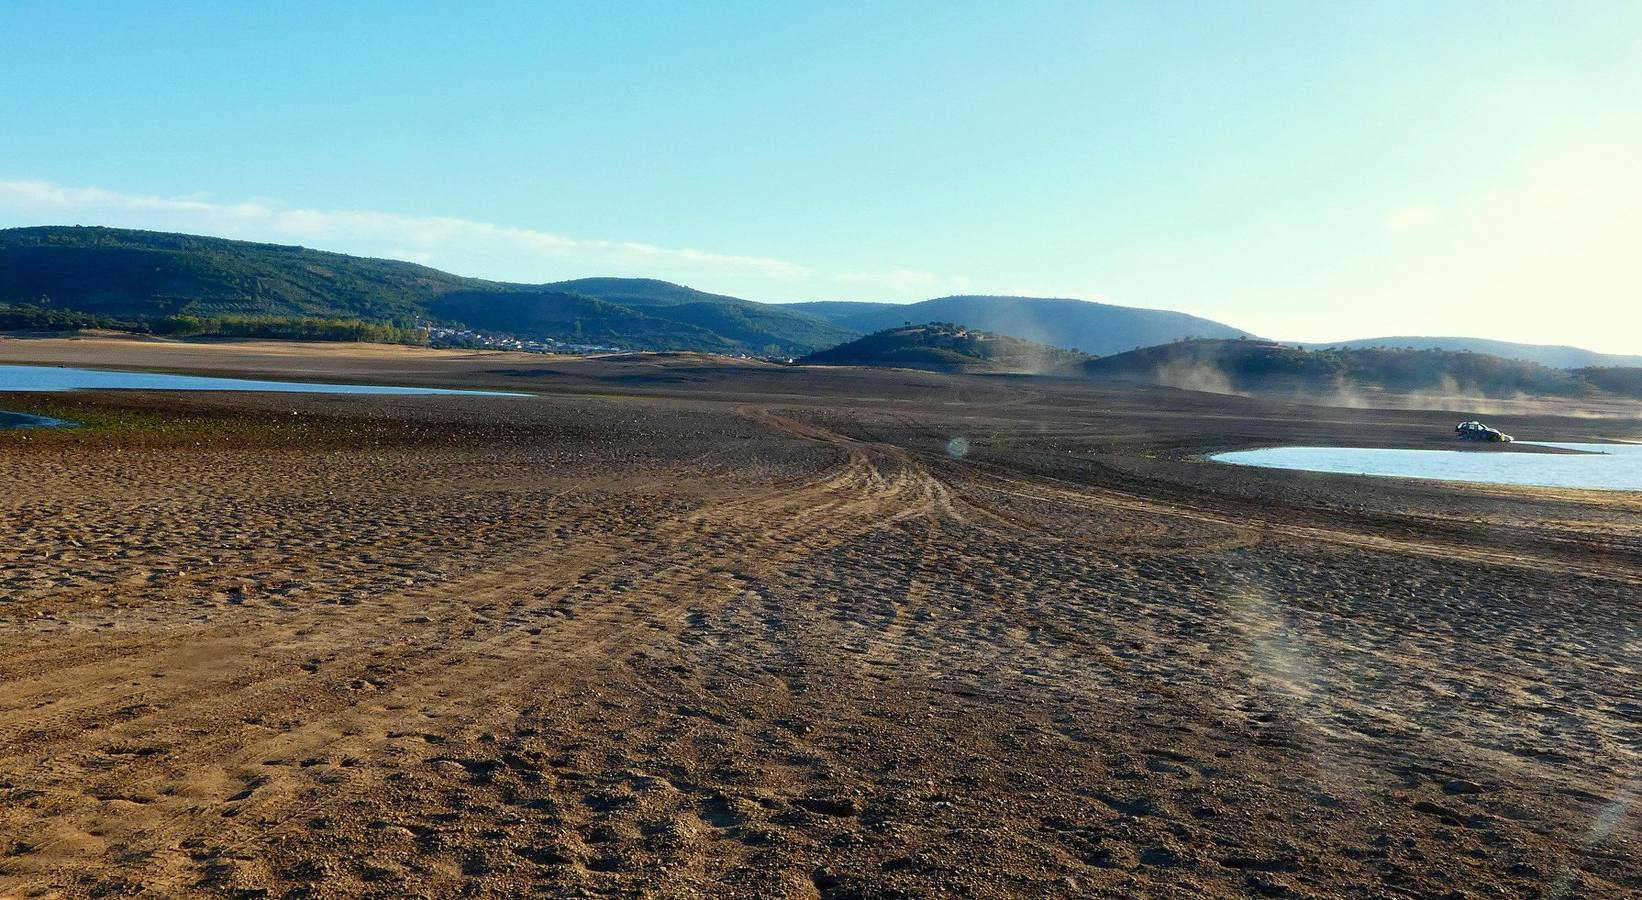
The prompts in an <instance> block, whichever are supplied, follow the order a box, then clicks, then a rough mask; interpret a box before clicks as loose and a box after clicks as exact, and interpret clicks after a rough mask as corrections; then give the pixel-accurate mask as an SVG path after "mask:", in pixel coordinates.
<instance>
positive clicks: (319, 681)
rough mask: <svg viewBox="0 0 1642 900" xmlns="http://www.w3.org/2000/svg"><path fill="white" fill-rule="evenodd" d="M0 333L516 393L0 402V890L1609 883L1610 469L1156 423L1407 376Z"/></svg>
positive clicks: (73, 346)
mask: <svg viewBox="0 0 1642 900" xmlns="http://www.w3.org/2000/svg"><path fill="white" fill-rule="evenodd" d="M20 346H21V347H23V349H22V350H19V349H18V348H19V347H20ZM156 348H157V349H156ZM25 351H26V352H25ZM92 357H96V359H97V361H96V362H93V361H92ZM0 360H4V361H19V362H20V361H25V360H26V361H35V362H61V363H64V364H87V363H91V364H103V365H107V364H111V363H117V364H122V365H129V366H132V367H152V368H173V369H184V370H189V371H195V372H201V373H209V374H230V375H243V376H249V377H257V376H262V377H287V378H289V377H293V374H299V375H302V376H304V377H314V378H323V379H324V380H332V381H350V380H359V379H364V380H373V381H378V382H402V383H407V384H439V385H448V386H451V387H502V388H509V387H510V388H512V389H515V390H519V389H523V390H530V391H537V392H540V393H541V394H542V396H541V397H540V398H538V399H534V400H530V401H522V402H520V401H508V400H495V399H486V398H449V397H346V396H335V397H319V396H305V395H287V396H277V397H275V396H257V395H230V394H212V395H183V396H179V395H170V396H164V395H159V394H114V393H102V394H89V393H88V394H74V395H51V396H49V397H46V396H40V397H32V398H23V397H18V396H13V397H4V398H0V406H3V407H5V408H14V409H30V410H33V411H39V412H46V413H48V414H52V415H58V414H63V415H67V414H69V413H73V415H72V416H70V417H77V418H81V419H83V420H85V421H88V422H90V423H92V424H93V427H90V428H87V429H80V430H76V431H72V432H52V433H43V432H42V433H36V434H34V435H31V436H30V437H29V439H27V440H23V439H21V438H22V436H21V434H19V433H10V434H0V484H4V485H5V486H6V487H5V489H4V490H3V491H0V515H3V516H4V521H5V529H6V536H7V540H6V542H5V544H4V546H3V547H0V895H4V896H11V895H28V894H30V893H42V894H53V893H55V894H59V895H65V896H94V895H109V894H114V895H120V894H123V893H141V892H143V891H147V892H148V893H149V894H151V895H158V896H168V895H189V894H202V895H213V894H237V895H239V896H264V895H266V896H297V897H300V896H337V895H354V894H378V895H382V896H400V895H405V894H428V895H436V896H444V895H454V894H460V893H464V892H478V893H489V894H494V895H520V894H532V893H534V894H539V895H548V896H553V895H562V894H568V893H573V892H576V891H586V892H590V893H595V894H617V895H635V896H649V895H659V896H681V895H686V894H688V893H689V892H691V891H696V892H700V893H711V894H715V895H723V894H727V893H729V892H730V891H731V890H735V891H739V892H740V893H742V894H744V895H749V896H765V895H784V896H817V895H820V896H838V897H845V896H949V895H955V894H958V895H972V896H1054V895H1060V896H1087V895H1102V894H1104V895H1109V896H1133V895H1136V894H1145V893H1151V894H1161V895H1169V894H1171V893H1172V894H1176V895H1192V896H1196V895H1209V896H1246V895H1248V894H1250V893H1258V894H1264V895H1273V896H1285V895H1286V896H1362V895H1365V894H1370V895H1371V894H1382V895H1389V896H1398V895H1408V896H1432V895H1436V896H1441V895H1444V894H1447V893H1449V892H1454V891H1458V892H1470V893H1489V892H1494V893H1503V894H1507V895H1512V896H1517V895H1530V896H1531V895H1534V894H1536V893H1538V894H1542V895H1547V896H1556V895H1558V892H1569V893H1564V894H1563V895H1578V896H1593V897H1620V896H1627V895H1634V894H1635V893H1636V892H1637V891H1639V890H1642V871H1639V864H1638V862H1637V859H1638V857H1639V855H1642V854H1639V853H1638V840H1637V829H1638V823H1639V818H1638V809H1637V806H1636V797H1637V792H1638V784H1637V777H1638V773H1639V764H1638V763H1639V760H1638V753H1639V752H1642V747H1639V746H1638V735H1639V732H1638V729H1639V728H1642V687H1639V685H1642V672H1639V671H1638V667H1637V659H1638V656H1637V652H1636V651H1637V648H1638V639H1639V633H1638V629H1639V623H1642V611H1639V610H1638V599H1637V598H1638V596H1639V594H1638V583H1639V582H1642V498H1639V497H1637V496H1635V495H1600V494H1590V493H1583V492H1574V491H1524V490H1510V489H1502V488H1489V487H1475V488H1456V487H1452V486H1445V485H1425V484H1418V483H1410V482H1400V481H1379V482H1375V481H1368V480H1364V479H1356V478H1348V477H1338V476H1326V475H1295V474H1292V473H1281V472H1270V471H1261V470H1248V469H1237V468H1234V467H1229V466H1217V465H1212V464H1207V463H1202V462H1197V461H1194V460H1193V459H1192V458H1191V457H1192V455H1193V454H1195V453H1197V452H1200V451H1202V450H1204V449H1209V448H1218V447H1228V446H1247V445H1252V444H1257V443H1261V442H1268V441H1283V442H1304V441H1307V440H1312V439H1316V438H1317V437H1318V436H1320V435H1325V434H1326V435H1328V436H1329V437H1330V438H1331V439H1339V440H1348V439H1354V438H1355V439H1358V440H1361V439H1363V438H1364V437H1368V436H1372V437H1373V438H1375V439H1377V440H1383V441H1387V442H1390V443H1395V444H1400V445H1406V446H1423V445H1426V443H1427V442H1428V441H1434V440H1439V439H1440V438H1433V437H1431V436H1430V435H1432V434H1433V433H1435V434H1438V435H1440V434H1441V430H1442V429H1444V428H1451V427H1452V421H1451V420H1452V418H1453V416H1452V415H1451V414H1450V413H1449V412H1448V411H1443V412H1430V413H1424V412H1418V411H1406V410H1404V411H1396V412H1381V411H1374V410H1360V409H1352V410H1333V411H1319V410H1316V409H1309V408H1301V407H1295V406H1291V405H1288V404H1279V403H1263V402H1260V401H1253V400H1247V399H1244V398H1232V397H1213V396H1210V395H1202V394H1187V393H1183V392H1176V391H1164V390H1147V389H1125V390H1114V389H1105V388H1096V387H1091V386H1088V385H1079V384H1075V383H1068V382H1057V381H1048V380H1033V379H998V378H973V377H972V378H961V377H944V376H932V375H918V374H913V373H876V372H865V371H858V370H846V371H837V372H820V371H811V372H797V371H794V370H790V369H781V368H776V367H768V366H760V365H740V364H727V363H724V362H721V361H712V360H699V359H692V358H688V357H674V358H663V359H659V360H658V359H642V358H641V359H626V360H609V361H598V360H554V359H543V358H541V357H519V356H510V355H494V354H439V353H432V352H429V351H416V350H409V349H402V348H385V349H370V350H365V351H356V350H351V349H349V348H334V347H332V348H323V349H321V350H315V351H308V350H304V349H302V348H292V347H290V346H288V345H224V346H219V347H213V348H208V349H206V350H199V349H193V348H190V349H188V350H187V351H186V352H185V354H175V353H173V348H169V347H167V346H166V345H163V344H152V343H144V344H137V343H135V342H133V344H129V345H128V344H115V343H113V342H48V341H42V342H3V343H0ZM31 404H32V405H31ZM1524 423H1525V424H1526V425H1527V426H1528V427H1526V428H1525V427H1524ZM1636 426H1637V423H1636V422H1635V421H1634V420H1633V421H1631V422H1629V423H1628V424H1616V423H1612V422H1604V421H1602V420H1592V419H1581V420H1573V419H1557V418H1554V417H1551V416H1539V417H1536V418H1532V419H1524V420H1523V422H1521V423H1512V430H1514V431H1516V432H1518V433H1524V432H1530V431H1533V432H1541V433H1543V432H1555V434H1554V436H1555V437H1559V438H1563V439H1568V440H1579V439H1588V438H1591V437H1603V436H1609V434H1611V429H1613V428H1623V427H1629V428H1630V429H1631V431H1632V433H1635V432H1636V431H1638V430H1642V429H1638V428H1637V427H1636ZM1605 431H1606V432H1607V433H1604V432H1605ZM959 435H962V436H964V437H966V438H968V439H969V441H970V443H971V446H972V448H973V449H972V451H971V453H970V454H969V455H968V456H967V457H965V458H964V459H962V460H952V459H950V458H949V457H948V456H947V455H946V454H945V453H944V452H943V448H944V447H945V445H946V442H947V441H948V440H949V439H950V438H952V437H954V436H959ZM262 892H266V893H265V894H264V893H262Z"/></svg>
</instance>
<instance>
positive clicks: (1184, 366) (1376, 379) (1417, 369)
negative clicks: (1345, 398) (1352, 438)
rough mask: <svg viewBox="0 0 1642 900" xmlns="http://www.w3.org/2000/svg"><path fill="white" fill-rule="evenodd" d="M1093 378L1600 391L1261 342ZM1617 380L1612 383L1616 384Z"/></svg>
mask: <svg viewBox="0 0 1642 900" xmlns="http://www.w3.org/2000/svg"><path fill="white" fill-rule="evenodd" d="M1082 369H1083V371H1084V373H1086V374H1088V375H1090V376H1093V377H1097V378H1111V379H1120V380H1130V381H1144V382H1149V383H1154V384H1165V385H1170V386H1173V387H1181V388H1187V389H1191V390H1207V391H1216V392H1220V393H1232V392H1237V393H1245V392H1276V393H1292V394H1300V395H1325V394H1335V393H1341V392H1350V391H1358V390H1383V391H1392V392H1397V393H1441V394H1455V395H1467V396H1480V397H1512V396H1518V395H1532V396H1540V397H1578V396H1587V395H1591V394H1595V393H1598V392H1600V391H1602V390H1603V388H1602V387H1601V386H1600V385H1599V384H1598V383H1596V382H1595V381H1593V380H1592V379H1588V378H1586V377H1584V376H1583V375H1581V374H1579V373H1575V372H1569V371H1566V370H1563V369H1553V368H1550V367H1548V366H1542V365H1539V364H1538V363H1532V362H1525V361H1522V360H1515V359H1504V358H1502V357H1498V356H1489V355H1486V354H1482V353H1470V352H1466V351H1458V350H1392V349H1379V348H1364V349H1338V350H1306V349H1302V348H1298V347H1296V346H1294V345H1284V344H1274V343H1269V342H1266V341H1246V340H1237V341H1224V340H1205V341H1196V340H1194V341H1181V342H1177V343H1172V344H1163V345H1160V346H1155V347H1146V348H1144V349H1141V350H1134V351H1130V352H1128V353H1120V354H1117V355H1115V356H1108V357H1105V358H1102V359H1096V360H1091V361H1089V362H1087V363H1085V364H1084V365H1083V366H1082ZM1619 377H1620V376H1615V380H1616V381H1617V380H1619Z"/></svg>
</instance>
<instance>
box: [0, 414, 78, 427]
mask: <svg viewBox="0 0 1642 900" xmlns="http://www.w3.org/2000/svg"><path fill="white" fill-rule="evenodd" d="M73 427H74V423H73V422H64V421H63V420H62V419H53V418H51V417H49V416H35V415H30V414H29V413H14V412H6V411H5V410H3V409H0V429H5V428H73Z"/></svg>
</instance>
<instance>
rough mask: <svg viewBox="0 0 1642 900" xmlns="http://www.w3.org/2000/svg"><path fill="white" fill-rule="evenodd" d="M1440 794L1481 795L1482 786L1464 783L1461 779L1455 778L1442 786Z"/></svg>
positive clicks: (1469, 782)
mask: <svg viewBox="0 0 1642 900" xmlns="http://www.w3.org/2000/svg"><path fill="white" fill-rule="evenodd" d="M1442 792H1443V793H1445V794H1480V793H1482V785H1480V784H1477V783H1476V782H1475V781H1466V780H1465V779H1463V778H1456V779H1454V780H1453V781H1450V782H1448V783H1447V784H1444V785H1443V786H1442Z"/></svg>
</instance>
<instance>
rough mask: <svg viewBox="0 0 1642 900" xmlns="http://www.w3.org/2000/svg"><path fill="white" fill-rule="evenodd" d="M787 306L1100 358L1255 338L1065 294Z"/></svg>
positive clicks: (837, 320) (845, 320)
mask: <svg viewBox="0 0 1642 900" xmlns="http://www.w3.org/2000/svg"><path fill="white" fill-rule="evenodd" d="M786 305H787V306H788V307H791V308H795V309H800V310H803V311H805V312H809V313H813V314H815V315H817V316H819V317H821V318H824V319H826V320H828V321H830V322H832V323H834V324H836V325H839V326H841V327H843V328H847V329H850V330H852V331H857V332H874V331H880V330H882V329H885V328H893V327H894V326H897V325H901V324H905V323H914V324H917V323H921V322H959V323H962V324H964V325H966V326H968V327H970V328H978V329H982V330H984V331H990V332H994V333H997V334H1007V335H1009V336H1011V337H1017V338H1020V339H1022V340H1026V341H1035V342H1037V343H1040V344H1049V345H1051V346H1055V347H1066V348H1068V349H1072V350H1078V351H1081V352H1083V353H1092V354H1095V355H1097V356H1104V355H1106V354H1110V353H1121V352H1123V351H1125V350H1132V349H1135V348H1136V347H1145V346H1149V345H1152V344H1161V343H1166V342H1168V341H1174V340H1179V339H1181V338H1191V337H1197V338H1236V337H1252V336H1253V335H1250V334H1249V333H1248V332H1246V331H1244V330H1242V329H1240V328H1233V327H1232V326H1230V325H1226V324H1223V323H1220V322H1215V321H1212V320H1210V319H1204V318H1201V317H1198V316H1193V315H1188V314H1187V313H1181V312H1172V311H1169V310H1161V309H1140V308H1138V307H1132V306H1114V305H1112V304H1109V303H1096V302H1094V301H1090V300H1072V299H1067V298H1059V297H1004V296H989V295H963V296H955V297H938V298H936V299H934V300H924V301H922V302H919V303H905V304H897V303H864V302H851V301H827V300H823V301H815V302H809V303H789V304H786Z"/></svg>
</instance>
